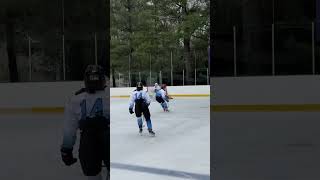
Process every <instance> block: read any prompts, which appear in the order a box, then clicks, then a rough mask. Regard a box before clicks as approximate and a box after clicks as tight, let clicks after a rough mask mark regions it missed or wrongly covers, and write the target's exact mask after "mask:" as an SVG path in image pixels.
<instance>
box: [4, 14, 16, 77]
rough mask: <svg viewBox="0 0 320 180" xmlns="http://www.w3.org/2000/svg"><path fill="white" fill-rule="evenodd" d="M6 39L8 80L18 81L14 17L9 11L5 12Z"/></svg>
mask: <svg viewBox="0 0 320 180" xmlns="http://www.w3.org/2000/svg"><path fill="white" fill-rule="evenodd" d="M6 16H7V17H6V18H7V21H6V41H7V53H8V65H9V77H10V82H18V81H19V74H18V68H17V58H16V52H15V28H14V19H13V17H12V16H11V14H10V12H7V13H6Z"/></svg>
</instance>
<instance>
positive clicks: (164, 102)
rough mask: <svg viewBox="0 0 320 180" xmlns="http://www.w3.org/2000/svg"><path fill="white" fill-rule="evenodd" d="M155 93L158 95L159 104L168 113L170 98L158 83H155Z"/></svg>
mask: <svg viewBox="0 0 320 180" xmlns="http://www.w3.org/2000/svg"><path fill="white" fill-rule="evenodd" d="M154 91H155V93H156V100H157V102H158V103H160V105H161V107H162V109H163V111H165V112H168V111H169V106H168V102H169V98H168V96H167V95H166V92H165V90H164V89H162V88H161V87H160V86H159V85H158V84H157V83H155V86H154Z"/></svg>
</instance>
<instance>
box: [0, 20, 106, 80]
mask: <svg viewBox="0 0 320 180" xmlns="http://www.w3.org/2000/svg"><path fill="white" fill-rule="evenodd" d="M3 28H4V26H1V25H0V34H1V32H3ZM106 37H107V35H106V33H105V32H94V33H81V34H75V33H66V34H65V35H61V34H56V33H53V32H48V33H45V34H41V35H39V34H36V33H17V34H16V35H15V37H14V40H13V41H14V42H12V43H13V45H11V46H12V48H14V49H13V55H12V56H11V57H10V56H9V55H8V54H9V52H8V48H7V47H8V45H7V44H8V40H6V39H5V38H3V36H2V37H1V38H0V58H1V59H2V63H1V64H0V81H1V82H8V81H10V73H9V71H11V69H10V68H8V67H9V62H11V63H13V62H15V63H16V67H17V74H18V81H19V82H39V81H46V82H48V81H71V80H83V72H84V69H85V67H86V66H87V65H88V64H99V65H102V66H103V67H105V68H106V70H107V72H108V73H107V75H108V74H109V58H108V55H107V54H108V51H107V48H108V47H107V45H106V44H107V38H106Z"/></svg>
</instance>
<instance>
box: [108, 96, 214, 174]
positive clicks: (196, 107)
mask: <svg viewBox="0 0 320 180" xmlns="http://www.w3.org/2000/svg"><path fill="white" fill-rule="evenodd" d="M128 101H129V99H128V98H111V137H112V138H111V163H112V166H111V179H115V180H118V179H119V180H121V179H133V180H135V179H137V180H140V179H153V180H164V179H166V180H179V179H199V180H209V179H210V99H209V97H203V98H201V97H199V98H175V99H173V100H171V101H170V104H169V109H170V110H171V112H169V113H165V112H163V110H162V109H161V106H160V104H158V103H157V102H156V101H153V102H152V103H151V105H150V112H151V119H152V123H153V129H154V131H155V133H156V137H149V136H148V133H147V130H146V128H145V131H144V134H145V135H143V136H140V135H139V134H138V126H137V121H136V117H135V115H130V114H129V112H128Z"/></svg>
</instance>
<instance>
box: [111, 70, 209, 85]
mask: <svg viewBox="0 0 320 180" xmlns="http://www.w3.org/2000/svg"><path fill="white" fill-rule="evenodd" d="M111 79H112V81H111V86H112V87H133V86H135V85H136V83H137V82H142V83H143V84H145V85H146V86H153V85H154V84H155V83H160V84H167V85H170V86H184V85H209V79H210V77H209V69H208V68H198V69H194V70H193V73H192V77H190V78H189V83H188V84H187V83H186V79H187V77H186V74H185V71H184V70H180V71H172V72H171V71H159V72H154V71H152V72H150V71H149V72H148V71H143V72H131V73H130V74H129V72H125V73H124V72H117V73H115V74H114V75H111Z"/></svg>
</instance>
